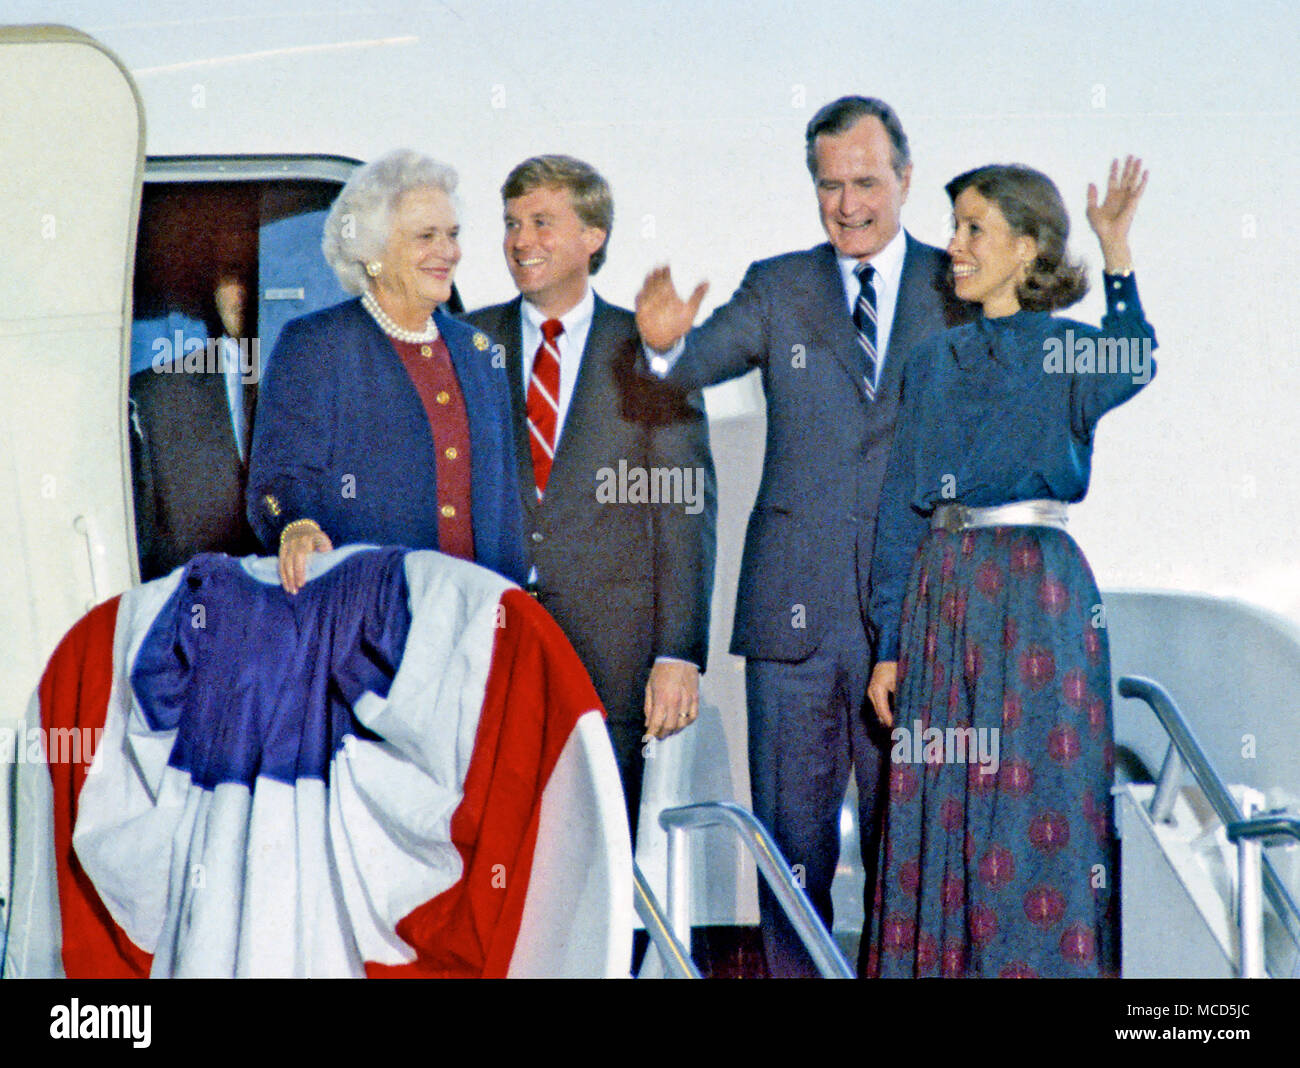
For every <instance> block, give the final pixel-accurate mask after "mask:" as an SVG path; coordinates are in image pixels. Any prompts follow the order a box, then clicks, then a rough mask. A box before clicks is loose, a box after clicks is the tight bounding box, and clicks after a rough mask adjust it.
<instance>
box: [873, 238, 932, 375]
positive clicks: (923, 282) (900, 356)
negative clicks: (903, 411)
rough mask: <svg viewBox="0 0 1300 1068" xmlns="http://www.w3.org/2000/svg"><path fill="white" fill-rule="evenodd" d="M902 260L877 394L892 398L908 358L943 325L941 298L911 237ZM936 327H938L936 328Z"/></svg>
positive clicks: (917, 246) (916, 243)
mask: <svg viewBox="0 0 1300 1068" xmlns="http://www.w3.org/2000/svg"><path fill="white" fill-rule="evenodd" d="M905 236H906V238H907V252H906V254H905V255H904V258H903V273H902V275H901V276H900V277H899V280H898V300H897V301H896V302H895V304H894V325H893V327H892V328H891V329H890V331H889V348H888V350H887V351H886V355H885V370H884V373H883V374H882V375H881V378H880V389H879V391H878V392H879V393H880V394H885V395H893V394H896V393H897V392H898V389H899V386H900V384H901V383H902V381H903V367H904V365H905V364H906V363H907V354H908V353H909V352H911V351H912V349H913V348H915V347H916V346H917V345H918V344H919V343H920V342H921V341H923V340H924V339H925V338H926V337H928V336H929V335H930V334H932V333H934V332H935V331H936V329H942V328H943V326H944V325H946V324H943V323H941V322H939V320H938V319H937V317H936V314H935V309H936V308H937V307H940V306H941V304H940V303H939V300H940V299H941V297H942V294H938V295H936V294H935V293H934V291H933V290H934V278H933V277H932V275H931V273H930V272H928V271H927V270H926V269H925V264H924V263H923V262H922V258H921V254H920V246H919V244H918V242H917V241H915V240H914V239H913V237H912V235H911V234H906V235H905ZM936 323H937V324H938V325H937V326H936Z"/></svg>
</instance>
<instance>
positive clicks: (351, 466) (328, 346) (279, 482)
mask: <svg viewBox="0 0 1300 1068" xmlns="http://www.w3.org/2000/svg"><path fill="white" fill-rule="evenodd" d="M434 321H435V323H436V324H437V327H438V330H439V332H440V333H441V335H442V337H443V339H444V340H445V341H446V343H447V348H448V350H449V352H450V353H451V362H452V366H453V367H454V369H455V371H456V377H457V379H458V381H459V382H460V388H461V392H462V394H463V395H464V398H465V407H466V409H467V410H468V413H469V430H470V478H471V486H470V504H471V507H472V509H473V517H472V518H473V531H474V555H475V560H476V562H477V563H479V564H482V565H483V566H484V567H487V568H490V569H491V570H493V571H496V572H498V573H499V574H501V575H504V576H505V577H506V578H509V579H512V580H514V581H516V582H522V581H523V580H524V579H525V578H526V577H527V574H528V566H527V562H526V553H525V550H524V542H523V505H522V502H521V501H520V499H519V489H518V484H517V482H516V477H515V472H516V462H515V444H514V434H513V431H512V430H511V417H510V394H509V387H508V386H507V383H506V377H505V376H506V371H505V368H504V367H503V366H501V365H500V361H496V366H494V363H493V354H492V351H491V346H490V345H489V343H488V339H487V337H486V336H485V335H484V334H482V333H480V332H479V331H477V330H474V329H473V328H471V327H469V326H467V325H466V324H465V323H462V322H460V321H459V320H457V319H453V318H451V317H450V316H448V315H445V314H443V313H442V312H441V311H439V312H435V313H434ZM249 468H250V469H249V483H248V518H249V521H250V522H251V523H252V525H253V530H254V531H255V532H256V534H257V536H258V538H259V539H260V540H261V542H262V544H263V545H264V546H265V547H266V549H267V550H268V551H269V552H276V551H277V550H278V544H279V537H280V531H281V530H282V529H283V528H284V526H285V524H287V523H290V522H292V521H293V520H295V519H299V518H311V519H314V520H316V522H317V523H319V524H320V526H321V529H322V530H324V531H325V533H326V534H327V535H329V537H330V539H331V540H332V541H333V542H334V544H335V545H336V546H340V545H346V544H348V543H353V542H372V543H377V544H381V545H404V546H407V547H408V548H412V549H436V548H438V486H437V479H436V470H437V464H436V457H435V452H434V441H433V435H432V434H431V433H430V430H429V419H428V416H427V414H426V412H425V409H424V405H423V404H422V402H421V401H420V397H419V395H418V394H417V393H416V391H415V387H414V386H413V385H412V384H411V379H410V376H409V375H408V374H407V372H406V368H405V367H404V366H403V365H402V362H401V360H400V359H399V358H398V356H397V353H396V351H395V350H394V349H393V345H392V342H391V341H390V340H389V339H388V337H387V336H386V335H385V334H384V333H383V331H381V330H380V329H379V327H378V326H377V325H376V324H375V321H374V320H373V319H372V318H371V316H370V314H369V313H368V312H367V311H366V310H365V308H363V307H362V305H361V302H360V301H359V300H349V301H345V302H343V303H342V304H336V305H335V306H334V307H332V308H326V309H324V310H322V311H318V312H313V313H312V314H311V315H305V316H303V317H302V318H300V319H295V320H293V321H292V322H290V323H289V324H288V325H286V326H285V328H284V330H283V332H282V333H281V334H280V337H279V340H278V341H277V342H276V345H275V351H274V352H273V353H272V355H271V360H270V363H269V365H268V369H267V373H266V378H265V381H264V382H263V383H262V388H261V390H260V391H259V402H258V418H257V426H256V428H255V430H254V433H253V447H252V456H251V460H250V464H249Z"/></svg>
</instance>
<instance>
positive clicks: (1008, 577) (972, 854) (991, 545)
mask: <svg viewBox="0 0 1300 1068" xmlns="http://www.w3.org/2000/svg"><path fill="white" fill-rule="evenodd" d="M898 674H899V686H898V695H897V704H896V710H895V716H894V732H893V747H892V752H891V763H890V783H889V805H888V812H887V815H886V824H885V832H884V837H883V839H882V842H881V849H880V857H879V860H880V874H879V881H878V883H877V894H876V907H875V909H874V910H873V914H872V924H871V939H872V941H871V947H870V951H869V957H868V973H869V974H871V975H879V976H882V977H904V976H916V977H920V976H951V977H958V976H1002V977H1032V976H1070V977H1081V976H1105V975H1116V974H1118V970H1119V967H1118V965H1119V936H1118V911H1119V906H1118V901H1119V897H1118V887H1117V879H1118V874H1119V870H1118V865H1117V859H1118V853H1117V849H1116V842H1115V835H1114V822H1113V817H1112V812H1111V801H1110V783H1111V769H1112V767H1113V764H1114V748H1113V744H1112V734H1111V707H1110V662H1109V655H1108V648H1107V641H1106V631H1105V618H1104V616H1103V614H1102V609H1101V596H1100V594H1099V593H1098V591H1097V585H1096V582H1095V581H1094V580H1093V577H1092V571H1091V569H1090V568H1089V567H1088V563H1087V561H1086V560H1085V559H1084V557H1083V554H1082V553H1081V552H1080V550H1079V547H1078V546H1077V545H1076V544H1075V543H1074V541H1073V540H1072V539H1071V538H1070V537H1069V536H1068V535H1067V534H1065V533H1064V532H1062V531H1058V530H1053V529H1051V528H1047V527H993V528H983V529H977V530H972V531H966V532H963V533H960V534H950V533H948V532H946V531H932V532H931V533H930V534H929V535H928V536H927V538H926V540H925V542H924V543H923V544H922V546H921V548H920V550H919V551H918V554H917V558H916V562H915V564H914V566H913V570H912V578H911V584H910V586H909V588H908V593H907V597H906V600H905V603H904V606H903V617H902V645H901V651H900V656H899V663H898Z"/></svg>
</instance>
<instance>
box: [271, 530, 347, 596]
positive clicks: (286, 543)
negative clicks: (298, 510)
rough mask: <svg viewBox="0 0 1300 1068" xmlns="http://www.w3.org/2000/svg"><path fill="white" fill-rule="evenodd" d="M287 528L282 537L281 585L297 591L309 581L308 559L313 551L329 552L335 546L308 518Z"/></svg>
mask: <svg viewBox="0 0 1300 1068" xmlns="http://www.w3.org/2000/svg"><path fill="white" fill-rule="evenodd" d="M290 527H293V529H292V530H290V529H289V527H286V528H285V531H286V533H285V534H284V536H283V537H281V538H280V585H281V586H283V587H284V588H285V591H286V592H287V593H297V592H298V591H299V590H300V589H302V587H303V584H304V583H305V582H306V581H307V560H308V558H309V557H310V556H311V554H312V553H327V552H329V551H330V550H331V549H333V548H334V543H333V542H331V541H330V540H329V538H328V537H327V536H326V534H325V532H324V531H323V530H321V528H320V527H318V526H317V525H316V524H315V523H313V522H311V521H310V520H307V521H306V522H304V523H302V524H301V525H299V526H294V525H293V524H292V523H291V524H290Z"/></svg>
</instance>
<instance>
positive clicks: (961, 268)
mask: <svg viewBox="0 0 1300 1068" xmlns="http://www.w3.org/2000/svg"><path fill="white" fill-rule="evenodd" d="M952 215H953V235H952V240H951V241H949V242H948V255H949V256H951V257H952V277H953V289H954V291H955V292H956V294H957V296H958V297H959V298H961V299H962V300H969V301H974V302H975V303H977V304H982V305H983V306H984V314H985V315H986V316H988V317H989V318H995V317H998V316H1002V315H1014V314H1015V313H1016V312H1018V311H1019V310H1020V298H1019V297H1017V296H1016V287H1017V286H1018V285H1019V284H1020V282H1021V281H1022V280H1023V279H1024V277H1025V272H1026V269H1027V268H1028V266H1029V265H1030V264H1031V263H1033V261H1034V257H1035V256H1037V255H1038V243H1037V242H1036V241H1035V240H1034V239H1033V238H1032V237H1027V236H1025V235H1024V234H1017V233H1015V232H1014V231H1013V230H1012V229H1011V226H1010V224H1009V223H1008V222H1007V220H1006V218H1005V216H1003V214H1002V211H1001V209H1000V208H999V207H998V206H997V204H995V203H994V202H993V201H991V200H989V199H987V198H986V197H985V196H983V194H981V193H980V192H979V191H978V190H976V189H975V188H974V187H973V186H968V187H967V188H965V189H963V190H962V191H961V192H960V193H959V194H958V195H957V199H956V200H955V201H954V202H953V206H952Z"/></svg>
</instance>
